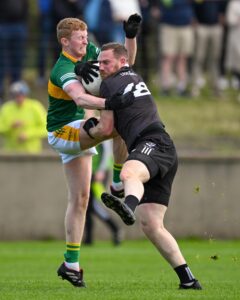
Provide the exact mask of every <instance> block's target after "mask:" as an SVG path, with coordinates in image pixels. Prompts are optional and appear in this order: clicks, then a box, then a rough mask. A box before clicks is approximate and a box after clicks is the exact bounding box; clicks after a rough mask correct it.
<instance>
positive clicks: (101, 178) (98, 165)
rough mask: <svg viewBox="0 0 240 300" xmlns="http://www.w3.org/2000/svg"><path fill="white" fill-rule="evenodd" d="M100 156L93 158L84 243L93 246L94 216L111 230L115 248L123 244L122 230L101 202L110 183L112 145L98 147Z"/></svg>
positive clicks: (108, 143) (109, 142) (104, 144)
mask: <svg viewBox="0 0 240 300" xmlns="http://www.w3.org/2000/svg"><path fill="white" fill-rule="evenodd" d="M97 151H98V155H95V156H94V157H93V175H92V181H91V190H90V198H89V204H88V209H87V214H86V223H85V232H84V233H85V236H84V243H85V244H87V245H92V244H93V240H94V237H93V230H94V215H95V216H96V217H98V218H99V219H100V220H101V221H102V222H103V223H104V224H105V225H106V226H107V228H108V229H109V230H110V232H111V235H112V242H113V244H114V245H115V246H117V245H119V244H120V243H121V230H120V228H119V226H118V224H117V223H116V221H115V220H114V219H113V217H112V216H111V215H110V214H109V212H108V211H107V210H106V209H105V208H104V206H103V205H102V204H101V203H100V202H101V194H102V193H103V192H105V191H106V189H105V187H106V185H107V182H108V179H109V178H108V177H109V168H110V166H111V159H110V158H111V156H112V143H111V141H105V142H103V143H101V144H99V145H98V146H97Z"/></svg>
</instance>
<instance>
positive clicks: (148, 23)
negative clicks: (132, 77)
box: [136, 0, 158, 82]
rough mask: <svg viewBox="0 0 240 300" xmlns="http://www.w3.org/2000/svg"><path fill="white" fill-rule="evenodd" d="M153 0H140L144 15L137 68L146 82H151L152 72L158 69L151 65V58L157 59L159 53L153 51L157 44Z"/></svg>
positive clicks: (139, 37) (139, 36)
mask: <svg viewBox="0 0 240 300" xmlns="http://www.w3.org/2000/svg"><path fill="white" fill-rule="evenodd" d="M152 4H153V1H152V0H139V5H140V9H141V14H142V24H141V30H140V32H139V35H138V55H137V64H136V67H137V68H138V67H139V68H140V73H141V74H142V77H143V79H144V81H146V82H148V81H149V79H150V78H149V74H150V70H151V69H153V68H156V65H154V66H152V65H151V58H152V56H154V55H156V57H154V64H155V59H157V56H158V53H156V52H155V51H152V44H156V43H157V30H156V28H157V22H158V20H157V17H158V16H157V17H155V16H154V15H153V14H152Z"/></svg>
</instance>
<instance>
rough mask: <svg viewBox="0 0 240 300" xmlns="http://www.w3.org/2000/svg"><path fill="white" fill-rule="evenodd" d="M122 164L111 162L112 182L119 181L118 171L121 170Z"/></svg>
mask: <svg viewBox="0 0 240 300" xmlns="http://www.w3.org/2000/svg"><path fill="white" fill-rule="evenodd" d="M122 166H123V165H122V164H113V182H115V183H119V182H121V179H120V173H121V170H122Z"/></svg>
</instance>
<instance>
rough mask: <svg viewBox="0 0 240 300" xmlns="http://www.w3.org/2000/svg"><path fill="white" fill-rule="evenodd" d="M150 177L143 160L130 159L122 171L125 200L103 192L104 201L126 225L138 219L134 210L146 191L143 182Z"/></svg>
mask: <svg viewBox="0 0 240 300" xmlns="http://www.w3.org/2000/svg"><path fill="white" fill-rule="evenodd" d="M149 177H150V175H149V172H148V169H147V167H146V166H145V165H144V164H143V163H142V162H140V161H137V160H128V161H126V162H125V163H124V165H123V169H122V171H121V180H122V181H123V184H124V192H125V200H124V202H122V201H121V200H120V199H118V198H117V197H114V196H112V195H109V194H107V193H103V194H102V201H103V203H104V204H105V205H106V206H107V207H108V208H111V209H112V210H114V211H115V212H116V213H117V214H118V215H119V216H120V217H121V219H122V220H123V222H124V223H125V224H126V225H132V224H134V222H135V220H136V217H135V215H134V210H135V208H136V206H137V205H138V203H139V201H140V200H141V198H142V196H143V193H144V187H143V182H146V181H147V180H149Z"/></svg>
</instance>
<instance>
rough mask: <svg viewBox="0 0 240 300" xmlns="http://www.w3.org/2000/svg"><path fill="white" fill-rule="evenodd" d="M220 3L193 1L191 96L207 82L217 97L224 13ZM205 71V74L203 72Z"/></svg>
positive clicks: (195, 94)
mask: <svg viewBox="0 0 240 300" xmlns="http://www.w3.org/2000/svg"><path fill="white" fill-rule="evenodd" d="M222 3H223V2H222V1H205V0H195V1H194V2H193V7H194V12H195V21H196V23H195V51H194V56H193V88H192V94H193V96H198V95H199V94H200V92H201V89H202V88H203V87H204V86H205V84H206V82H207V81H209V86H210V88H211V89H212V90H213V91H214V93H216V95H218V80H219V77H220V70H219V66H220V56H221V47H222V34H223V23H224V13H223V8H222ZM205 70H206V72H205Z"/></svg>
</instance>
